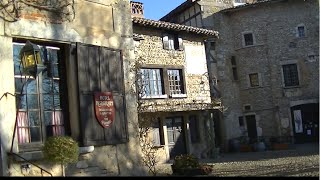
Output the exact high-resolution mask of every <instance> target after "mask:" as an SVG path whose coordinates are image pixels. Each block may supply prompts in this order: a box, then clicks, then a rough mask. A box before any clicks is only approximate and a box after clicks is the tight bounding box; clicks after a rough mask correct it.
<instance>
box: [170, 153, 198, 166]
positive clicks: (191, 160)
mask: <svg viewBox="0 0 320 180" xmlns="http://www.w3.org/2000/svg"><path fill="white" fill-rule="evenodd" d="M173 167H174V168H175V169H185V168H199V167H200V164H199V160H198V158H197V157H195V156H194V155H192V154H182V155H178V156H176V157H175V158H174V162H173Z"/></svg>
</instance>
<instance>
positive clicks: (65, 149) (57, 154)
mask: <svg viewBox="0 0 320 180" xmlns="http://www.w3.org/2000/svg"><path fill="white" fill-rule="evenodd" d="M43 153H44V158H45V159H46V160H48V161H50V162H54V163H61V164H67V163H73V162H77V160H78V155H79V148H78V143H77V142H75V141H74V140H73V139H72V138H71V137H68V136H52V137H49V138H48V139H47V141H46V142H45V144H44V147H43Z"/></svg>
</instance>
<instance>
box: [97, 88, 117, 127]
mask: <svg viewBox="0 0 320 180" xmlns="http://www.w3.org/2000/svg"><path fill="white" fill-rule="evenodd" d="M94 108H95V114H96V118H97V120H98V122H99V123H100V124H101V126H102V127H104V128H108V127H110V125H111V123H112V122H113V121H114V118H115V107H114V101H113V96H112V93H111V92H96V93H94Z"/></svg>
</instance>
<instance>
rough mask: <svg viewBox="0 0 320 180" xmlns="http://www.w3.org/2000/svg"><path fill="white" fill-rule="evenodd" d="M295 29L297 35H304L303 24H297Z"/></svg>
mask: <svg viewBox="0 0 320 180" xmlns="http://www.w3.org/2000/svg"><path fill="white" fill-rule="evenodd" d="M297 30H298V32H297V34H298V37H304V36H305V34H304V26H298V28H297Z"/></svg>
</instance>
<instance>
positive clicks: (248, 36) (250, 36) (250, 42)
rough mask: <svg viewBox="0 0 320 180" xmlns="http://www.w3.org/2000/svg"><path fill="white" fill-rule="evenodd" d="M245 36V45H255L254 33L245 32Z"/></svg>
mask: <svg viewBox="0 0 320 180" xmlns="http://www.w3.org/2000/svg"><path fill="white" fill-rule="evenodd" d="M243 38H244V45H245V46H251V45H253V34H252V33H245V34H243Z"/></svg>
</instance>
